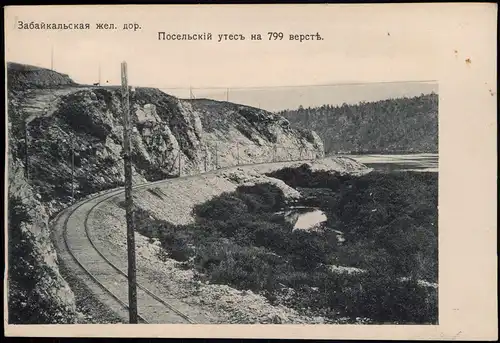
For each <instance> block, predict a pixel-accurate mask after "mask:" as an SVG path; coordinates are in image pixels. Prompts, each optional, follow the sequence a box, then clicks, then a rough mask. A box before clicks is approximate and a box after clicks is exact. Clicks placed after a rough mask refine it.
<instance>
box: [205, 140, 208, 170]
mask: <svg viewBox="0 0 500 343" xmlns="http://www.w3.org/2000/svg"><path fill="white" fill-rule="evenodd" d="M207 157H208V154H207V147H206V146H205V172H206V171H207Z"/></svg>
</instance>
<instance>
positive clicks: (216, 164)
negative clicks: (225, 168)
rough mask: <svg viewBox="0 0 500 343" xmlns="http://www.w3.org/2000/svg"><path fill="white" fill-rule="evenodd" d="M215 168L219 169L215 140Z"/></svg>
mask: <svg viewBox="0 0 500 343" xmlns="http://www.w3.org/2000/svg"><path fill="white" fill-rule="evenodd" d="M215 169H219V159H218V157H217V141H216V142H215Z"/></svg>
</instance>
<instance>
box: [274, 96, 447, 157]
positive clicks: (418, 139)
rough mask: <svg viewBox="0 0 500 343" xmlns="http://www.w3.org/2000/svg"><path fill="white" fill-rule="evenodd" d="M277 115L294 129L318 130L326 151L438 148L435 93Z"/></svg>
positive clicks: (436, 100)
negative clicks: (286, 120) (285, 119)
mask: <svg viewBox="0 0 500 343" xmlns="http://www.w3.org/2000/svg"><path fill="white" fill-rule="evenodd" d="M278 114H280V115H282V116H284V117H285V118H287V119H288V120H289V121H290V123H291V125H292V126H294V127H297V128H307V129H310V130H314V131H316V132H317V133H318V135H319V136H320V137H321V139H322V140H323V142H324V146H325V152H326V153H327V154H328V153H330V154H331V153H339V152H341V153H346V152H351V153H354V152H357V153H360V152H366V153H390V152H437V151H438V95H437V94H436V93H434V92H433V93H431V94H421V95H420V96H416V97H412V98H397V99H387V100H381V101H376V102H361V103H358V104H355V105H348V104H345V103H344V104H343V105H340V106H332V105H323V106H320V107H312V108H311V107H308V108H304V107H302V106H301V107H299V108H298V109H296V110H284V111H280V112H279V113H278Z"/></svg>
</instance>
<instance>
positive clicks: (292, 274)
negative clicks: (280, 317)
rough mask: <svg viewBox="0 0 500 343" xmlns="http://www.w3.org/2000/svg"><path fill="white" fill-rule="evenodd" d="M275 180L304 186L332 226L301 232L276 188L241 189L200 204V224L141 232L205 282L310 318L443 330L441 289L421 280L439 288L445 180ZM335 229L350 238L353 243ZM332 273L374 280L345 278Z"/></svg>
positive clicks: (289, 172) (152, 223) (146, 226)
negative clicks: (440, 184)
mask: <svg viewBox="0 0 500 343" xmlns="http://www.w3.org/2000/svg"><path fill="white" fill-rule="evenodd" d="M271 176H273V177H276V178H279V179H282V180H284V181H285V182H286V183H288V184H289V185H291V186H293V187H295V188H299V189H300V190H301V191H302V194H303V195H304V198H303V200H302V201H301V205H307V206H315V207H319V208H321V209H322V210H323V211H324V212H325V213H326V214H327V216H328V221H327V225H326V227H325V228H324V229H323V230H319V231H303V230H293V225H292V224H291V223H289V222H287V221H285V220H284V219H283V218H282V217H280V216H277V215H275V212H277V211H279V210H280V209H282V208H284V207H286V206H288V204H287V203H286V200H285V197H284V196H283V194H282V193H281V190H279V189H278V188H276V187H274V186H272V185H270V184H263V185H256V186H245V187H239V188H238V189H237V190H236V191H235V192H233V193H225V194H222V195H220V196H218V197H216V198H214V199H212V200H210V201H208V202H206V203H204V204H202V205H199V206H198V207H196V208H195V209H194V211H195V214H196V215H197V221H196V223H194V224H191V225H184V226H175V225H172V224H170V223H167V222H164V221H159V220H156V219H154V218H151V217H149V214H148V213H144V212H139V213H138V227H139V229H140V231H141V233H143V234H145V235H147V236H149V237H151V238H156V239H159V240H160V242H161V244H162V246H163V247H164V249H163V254H164V255H165V256H168V257H170V258H174V259H176V260H178V261H179V262H180V265H182V266H183V267H184V268H192V269H194V270H195V271H196V272H197V273H196V275H197V277H199V278H200V279H203V280H208V281H210V282H212V283H219V284H228V285H231V286H233V287H235V288H238V289H251V290H252V291H254V292H257V293H260V294H263V295H265V296H266V297H267V298H268V299H269V301H270V302H272V303H275V304H280V303H281V304H285V305H287V306H290V307H293V308H295V309H297V310H298V311H299V312H301V313H303V314H308V315H322V316H325V317H328V318H330V319H331V320H332V321H340V318H344V319H342V320H343V321H344V322H345V321H346V322H359V318H367V319H366V320H367V322H369V323H436V322H437V290H436V289H434V288H432V287H422V286H421V285H419V282H418V280H426V281H430V282H436V280H437V175H435V174H430V173H410V172H408V173H397V174H394V175H391V174H377V173H370V174H368V175H365V176H360V177H352V176H341V175H332V174H328V173H321V172H311V171H310V170H308V169H306V168H302V169H301V168H299V169H282V170H280V171H278V172H274V173H273V174H272V175H271ZM295 205H296V204H295ZM334 230H337V231H342V232H343V233H344V237H345V239H346V240H345V242H344V243H342V244H339V243H338V241H337V233H336V232H335V231H334ZM332 265H334V266H335V265H336V266H350V267H357V268H360V269H362V270H364V272H360V273H339V272H338V271H335V270H332V268H331V266H332ZM402 278H404V279H402Z"/></svg>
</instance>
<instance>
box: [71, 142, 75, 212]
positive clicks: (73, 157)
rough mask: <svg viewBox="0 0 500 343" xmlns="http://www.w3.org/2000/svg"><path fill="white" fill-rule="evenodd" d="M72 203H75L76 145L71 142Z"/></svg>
mask: <svg viewBox="0 0 500 343" xmlns="http://www.w3.org/2000/svg"><path fill="white" fill-rule="evenodd" d="M71 203H72V204H74V203H75V147H74V146H73V141H72V142H71Z"/></svg>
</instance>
